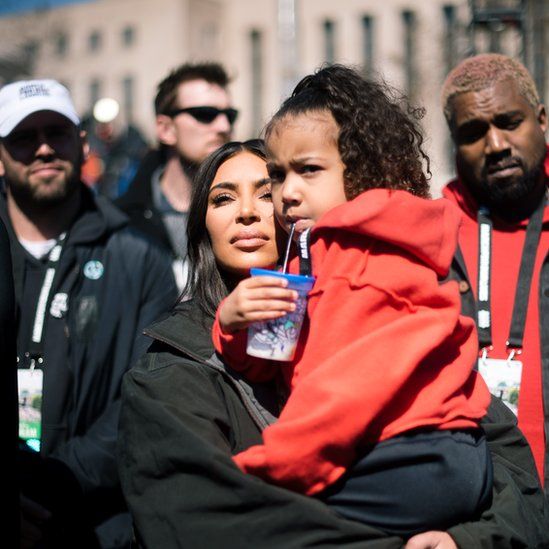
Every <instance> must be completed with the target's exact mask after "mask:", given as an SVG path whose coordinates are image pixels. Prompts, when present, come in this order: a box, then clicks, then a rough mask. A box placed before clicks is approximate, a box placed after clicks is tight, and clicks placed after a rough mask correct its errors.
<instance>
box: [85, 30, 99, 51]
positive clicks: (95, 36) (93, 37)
mask: <svg viewBox="0 0 549 549" xmlns="http://www.w3.org/2000/svg"><path fill="white" fill-rule="evenodd" d="M101 42H102V37H101V33H100V32H99V31H93V32H92V33H91V34H90V36H89V38H88V48H89V50H90V51H98V50H99V49H100V48H101Z"/></svg>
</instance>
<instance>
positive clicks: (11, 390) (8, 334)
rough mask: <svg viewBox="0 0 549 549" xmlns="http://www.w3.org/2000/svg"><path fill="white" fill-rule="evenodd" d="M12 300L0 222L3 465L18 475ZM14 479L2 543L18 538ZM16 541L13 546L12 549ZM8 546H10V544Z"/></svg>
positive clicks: (5, 499)
mask: <svg viewBox="0 0 549 549" xmlns="http://www.w3.org/2000/svg"><path fill="white" fill-rule="evenodd" d="M14 324H15V297H14V289H13V275H12V270H11V255H10V242H9V237H8V233H7V231H6V228H5V227H4V224H3V223H2V221H1V220H0V387H1V388H2V389H1V390H2V398H0V406H1V408H0V409H1V411H0V420H1V422H2V432H1V436H2V440H3V441H4V445H3V452H2V453H3V457H4V464H5V465H4V466H5V467H6V471H11V472H17V375H16V374H17V363H16V354H15V326H14ZM15 480H16V477H15V476H13V475H12V476H11V478H8V482H7V483H6V484H5V485H4V488H3V490H2V503H3V505H2V509H4V513H6V514H5V515H4V519H5V529H4V531H3V533H2V539H3V540H16V539H17V538H18V536H19V504H18V500H19V493H18V489H17V482H15ZM15 545H16V544H15V542H14V543H13V546H14V547H15ZM10 547H11V545H10Z"/></svg>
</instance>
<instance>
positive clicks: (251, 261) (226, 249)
mask: <svg viewBox="0 0 549 549" xmlns="http://www.w3.org/2000/svg"><path fill="white" fill-rule="evenodd" d="M206 230H207V231H208V234H209V236H210V241H211V243H212V249H213V253H214V255H215V258H216V261H217V265H218V266H219V268H220V269H222V270H224V271H225V272H226V273H228V274H229V275H237V277H238V278H242V277H244V276H247V275H248V274H249V269H250V268H251V267H263V268H270V267H273V266H274V265H275V264H276V262H277V259H278V248H277V245H276V236H275V221H274V215H273V204H272V200H271V185H270V182H269V176H268V174H267V168H266V163H265V161H264V160H263V159H261V158H260V157H258V156H255V155H254V154H252V153H249V152H241V153H238V154H237V155H235V156H233V157H231V158H229V159H228V160H226V161H225V162H224V163H223V164H222V165H221V166H220V167H219V169H218V170H217V173H216V175H215V178H214V180H213V181H212V184H211V185H210V193H209V197H208V210H207V212H206Z"/></svg>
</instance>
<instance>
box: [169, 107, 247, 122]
mask: <svg viewBox="0 0 549 549" xmlns="http://www.w3.org/2000/svg"><path fill="white" fill-rule="evenodd" d="M184 112H186V113H187V114H190V115H191V116H192V117H193V118H194V119H195V120H198V122H202V124H211V123H212V122H213V121H214V120H215V119H216V118H217V117H218V116H219V115H220V114H224V115H225V116H226V117H227V120H228V121H229V124H231V125H232V124H234V121H235V120H236V117H237V116H238V111H237V110H236V109H231V108H228V109H218V108H217V107H187V108H186V109H175V110H173V111H170V112H169V114H168V116H169V117H170V118H174V117H176V116H178V115H179V114H182V113H184Z"/></svg>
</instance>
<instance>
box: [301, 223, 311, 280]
mask: <svg viewBox="0 0 549 549" xmlns="http://www.w3.org/2000/svg"><path fill="white" fill-rule="evenodd" d="M310 240H311V229H306V230H305V231H303V232H302V233H301V234H300V235H299V242H298V250H299V274H300V275H304V276H311V272H312V269H311V254H310V251H309V242H310Z"/></svg>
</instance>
